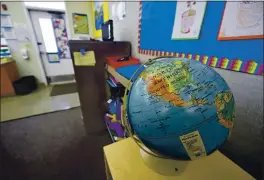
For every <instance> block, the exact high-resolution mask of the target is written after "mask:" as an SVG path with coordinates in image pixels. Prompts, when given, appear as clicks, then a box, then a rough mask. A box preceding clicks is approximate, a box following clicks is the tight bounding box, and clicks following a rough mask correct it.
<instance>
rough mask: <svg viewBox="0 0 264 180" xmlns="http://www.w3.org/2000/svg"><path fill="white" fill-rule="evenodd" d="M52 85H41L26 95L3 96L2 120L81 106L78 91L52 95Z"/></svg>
mask: <svg viewBox="0 0 264 180" xmlns="http://www.w3.org/2000/svg"><path fill="white" fill-rule="evenodd" d="M51 90H52V86H44V85H42V86H40V87H39V88H38V89H37V90H36V91H34V92H32V93H31V94H28V95H24V96H12V97H3V98H1V122H5V121H9V120H13V119H18V118H24V117H28V116H33V115H38V114H43V113H48V112H54V111H60V110H66V109H70V108H73V107H78V106H80V101H79V96H78V93H77V92H76V93H71V94H65V95H59V96H52V97H51V96H50V92H51Z"/></svg>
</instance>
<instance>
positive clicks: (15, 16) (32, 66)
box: [1, 2, 46, 83]
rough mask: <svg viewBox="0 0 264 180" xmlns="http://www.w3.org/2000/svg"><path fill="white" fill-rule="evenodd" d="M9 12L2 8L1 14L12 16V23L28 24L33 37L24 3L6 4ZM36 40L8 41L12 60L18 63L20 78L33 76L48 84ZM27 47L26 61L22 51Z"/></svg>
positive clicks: (32, 38)
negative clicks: (27, 41)
mask: <svg viewBox="0 0 264 180" xmlns="http://www.w3.org/2000/svg"><path fill="white" fill-rule="evenodd" d="M1 4H2V3H1ZM4 4H6V5H7V8H8V10H7V11H4V10H3V9H2V7H1V13H8V14H10V15H11V20H12V23H13V24H14V23H24V24H26V26H27V28H28V30H29V32H30V34H32V35H33V29H32V26H31V23H30V20H29V17H28V16H27V12H26V8H25V6H24V3H23V2H4ZM35 41H36V40H35V38H34V36H32V37H31V42H29V43H26V42H19V41H17V40H7V43H8V46H9V48H10V51H11V54H12V58H13V59H14V60H15V61H16V63H17V67H18V71H19V74H20V76H27V75H33V76H35V77H36V78H37V80H38V81H39V82H40V83H46V78H45V73H44V71H43V69H42V64H41V61H40V57H39V53H38V52H37V51H36V49H35V44H34V43H36V42H35ZM24 47H26V48H27V49H28V54H29V60H24V59H23V57H22V55H21V53H20V49H21V48H24Z"/></svg>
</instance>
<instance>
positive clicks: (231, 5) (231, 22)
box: [217, 1, 264, 40]
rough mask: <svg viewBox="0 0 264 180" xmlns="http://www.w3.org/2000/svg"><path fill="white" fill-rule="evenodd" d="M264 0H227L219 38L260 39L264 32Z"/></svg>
mask: <svg viewBox="0 0 264 180" xmlns="http://www.w3.org/2000/svg"><path fill="white" fill-rule="evenodd" d="M263 8H264V7H263V2H257V1H242V2H226V4H225V9H224V13H223V17H222V22H221V26H220V30H219V34H218V38H217V39H218V40H234V39H259V38H264V33H263Z"/></svg>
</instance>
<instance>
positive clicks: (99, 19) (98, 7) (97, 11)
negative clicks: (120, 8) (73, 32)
mask: <svg viewBox="0 0 264 180" xmlns="http://www.w3.org/2000/svg"><path fill="white" fill-rule="evenodd" d="M94 17H95V29H96V30H99V29H101V25H102V24H103V23H104V9H103V2H99V1H95V2H94Z"/></svg>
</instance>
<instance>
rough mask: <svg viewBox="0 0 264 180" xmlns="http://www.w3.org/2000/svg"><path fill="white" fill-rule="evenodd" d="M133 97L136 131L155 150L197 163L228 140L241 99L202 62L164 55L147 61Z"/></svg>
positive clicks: (130, 119) (132, 116) (131, 118)
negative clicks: (195, 160) (236, 101)
mask: <svg viewBox="0 0 264 180" xmlns="http://www.w3.org/2000/svg"><path fill="white" fill-rule="evenodd" d="M145 66H146V67H145V68H144V70H143V71H142V72H141V73H140V74H139V75H138V76H137V78H136V79H135V80H134V82H133V84H132V85H131V87H130V91H129V93H128V96H127V102H126V106H127V107H126V113H127V121H128V123H129V126H130V128H131V131H133V133H134V134H135V135H136V136H137V138H138V139H139V140H140V141H141V142H142V143H143V144H144V145H145V146H146V147H147V148H148V149H149V150H151V152H154V153H157V154H159V155H162V156H166V157H170V158H176V159H183V160H190V159H191V160H192V159H196V158H200V157H203V156H207V155H209V154H211V153H212V152H214V151H215V150H216V149H217V148H219V147H220V146H221V145H223V143H224V142H225V141H226V140H227V139H228V136H229V135H230V133H231V130H232V128H233V125H234V120H235V101H234V97H233V94H232V92H231V90H230V88H229V87H228V85H227V83H226V82H225V80H224V79H223V78H222V77H221V76H220V75H219V74H218V73H217V72H216V71H215V70H214V69H212V68H210V67H208V66H206V65H204V64H202V63H200V62H199V61H195V60H190V59H185V58H171V57H164V58H158V59H156V60H153V61H151V62H149V63H146V65H145Z"/></svg>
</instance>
